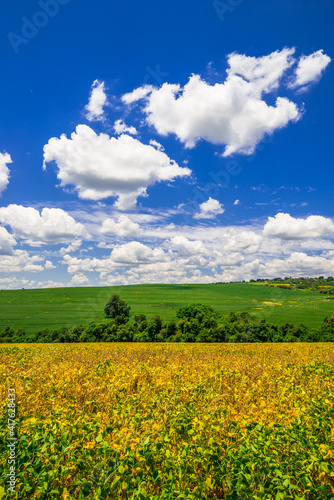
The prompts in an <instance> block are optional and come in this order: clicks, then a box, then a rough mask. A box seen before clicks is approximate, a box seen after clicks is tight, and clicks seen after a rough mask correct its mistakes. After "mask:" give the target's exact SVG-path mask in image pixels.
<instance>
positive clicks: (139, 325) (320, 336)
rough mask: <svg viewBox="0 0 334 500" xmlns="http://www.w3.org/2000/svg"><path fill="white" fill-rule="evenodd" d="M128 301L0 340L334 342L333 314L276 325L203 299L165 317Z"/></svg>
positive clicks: (113, 300) (10, 331) (9, 332)
mask: <svg viewBox="0 0 334 500" xmlns="http://www.w3.org/2000/svg"><path fill="white" fill-rule="evenodd" d="M130 310H131V308H130V306H129V305H128V304H127V303H126V302H125V301H123V300H121V298H120V297H119V295H116V294H114V295H112V296H111V297H110V299H109V300H108V302H107V304H106V306H105V309H104V312H105V318H104V319H102V320H101V321H91V322H90V323H89V324H88V325H76V326H71V327H63V328H61V329H60V330H49V329H44V330H40V331H38V332H37V333H35V334H27V333H26V332H25V331H24V330H22V329H18V330H17V329H14V328H11V327H6V328H5V329H4V330H3V331H2V332H1V334H0V342H1V343H5V342H7V343H18V342H63V343H65V342H334V315H333V316H332V317H331V318H325V320H324V321H323V323H322V325H321V326H320V327H319V328H318V329H313V330H310V329H308V328H307V327H306V326H305V325H303V324H300V325H298V326H295V325H293V324H291V323H285V324H284V325H281V326H277V325H273V324H272V323H269V322H267V321H266V320H265V319H262V320H259V319H256V318H255V317H254V316H252V315H251V314H249V313H247V312H241V313H240V312H239V313H234V312H231V313H229V314H228V315H227V316H226V315H225V316H224V315H222V314H220V313H219V312H218V311H215V310H214V309H213V308H212V307H211V306H207V305H204V304H198V303H196V304H190V305H188V306H185V307H181V308H179V309H178V310H177V312H176V319H175V320H171V321H164V320H163V319H162V318H161V317H160V316H159V315H156V316H153V317H152V318H150V319H148V318H147V317H146V316H145V314H137V315H134V316H133V317H130Z"/></svg>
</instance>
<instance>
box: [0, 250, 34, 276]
mask: <svg viewBox="0 0 334 500" xmlns="http://www.w3.org/2000/svg"><path fill="white" fill-rule="evenodd" d="M43 260H44V259H43V257H40V256H38V255H33V256H30V255H29V253H28V252H27V251H25V250H15V252H14V253H13V255H4V256H2V257H1V259H0V273H17V272H38V271H44V267H43V266H42V265H41V264H37V262H41V261H43Z"/></svg>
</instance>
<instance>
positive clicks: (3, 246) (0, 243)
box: [0, 226, 16, 255]
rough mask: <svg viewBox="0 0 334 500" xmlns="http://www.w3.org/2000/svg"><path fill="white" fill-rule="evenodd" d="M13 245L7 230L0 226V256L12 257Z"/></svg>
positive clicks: (12, 238)
mask: <svg viewBox="0 0 334 500" xmlns="http://www.w3.org/2000/svg"><path fill="white" fill-rule="evenodd" d="M14 245H16V241H15V239H14V237H13V236H12V235H11V234H10V233H9V232H8V231H7V229H5V228H4V227H1V226H0V255H12V254H13V248H12V247H13V246H14Z"/></svg>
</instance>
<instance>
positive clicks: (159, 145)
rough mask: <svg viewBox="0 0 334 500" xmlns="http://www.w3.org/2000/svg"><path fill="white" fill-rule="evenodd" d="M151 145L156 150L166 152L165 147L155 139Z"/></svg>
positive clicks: (151, 141)
mask: <svg viewBox="0 0 334 500" xmlns="http://www.w3.org/2000/svg"><path fill="white" fill-rule="evenodd" d="M150 145H151V146H154V147H155V148H157V149H158V150H159V151H165V148H164V147H163V145H162V144H160V142H158V141H155V140H154V139H151V140H150Z"/></svg>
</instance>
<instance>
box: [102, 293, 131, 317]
mask: <svg viewBox="0 0 334 500" xmlns="http://www.w3.org/2000/svg"><path fill="white" fill-rule="evenodd" d="M130 309H131V307H130V306H129V305H128V304H127V303H126V302H125V301H124V300H121V299H120V296H119V295H117V294H114V295H112V296H111V297H110V299H109V300H108V302H107V304H106V307H105V308H104V312H105V314H106V316H107V317H108V318H113V319H114V320H115V321H116V323H118V324H121V323H126V322H127V320H128V318H129V316H130Z"/></svg>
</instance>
